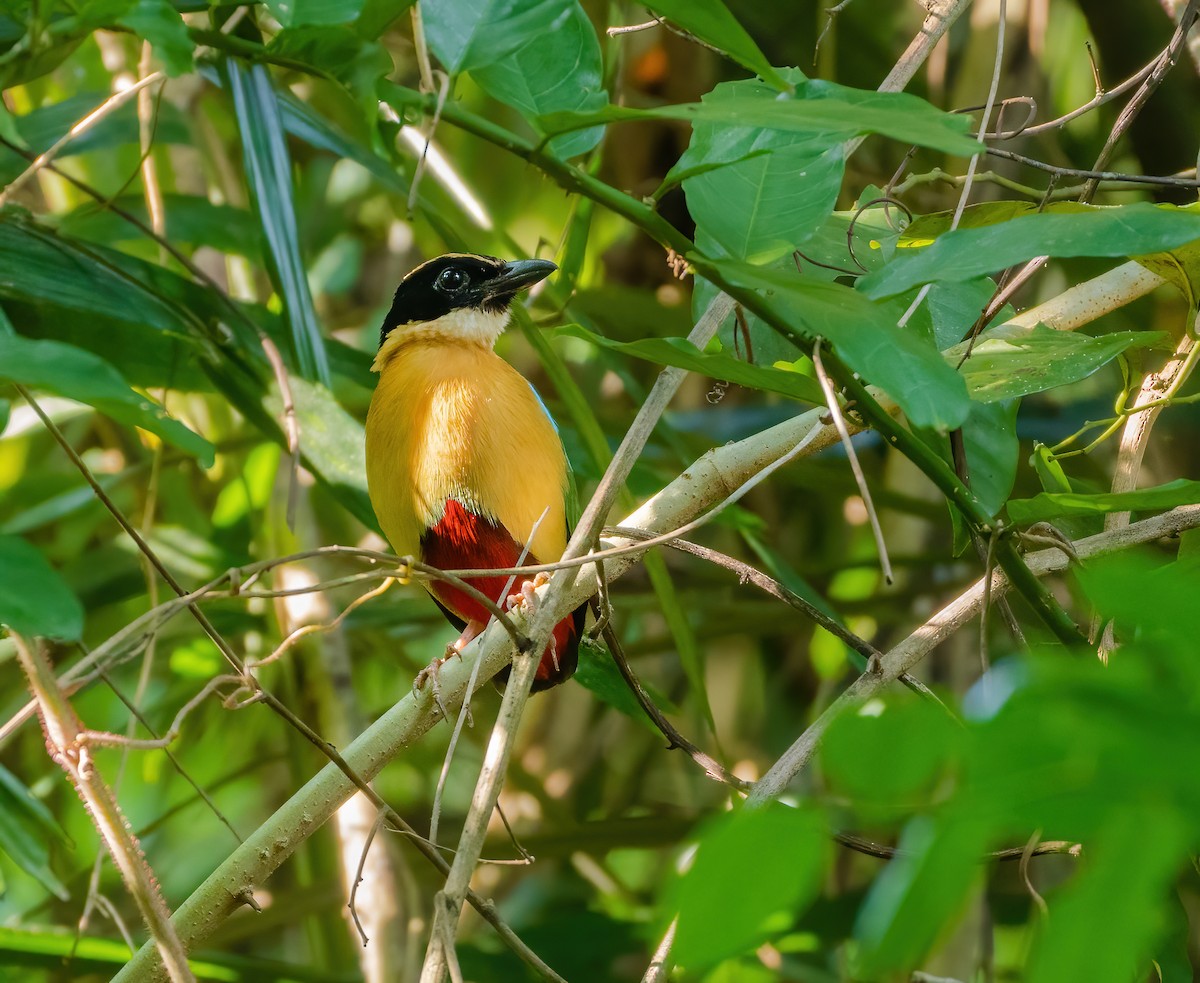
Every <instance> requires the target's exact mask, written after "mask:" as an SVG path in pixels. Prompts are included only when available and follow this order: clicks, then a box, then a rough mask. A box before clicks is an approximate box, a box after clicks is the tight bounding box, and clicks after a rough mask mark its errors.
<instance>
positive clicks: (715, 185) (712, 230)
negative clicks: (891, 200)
mask: <svg viewBox="0 0 1200 983" xmlns="http://www.w3.org/2000/svg"><path fill="white" fill-rule="evenodd" d="M788 74H789V76H790V75H791V74H792V73H790V72H789V73H788ZM795 75H796V76H797V77H796V81H797V82H799V83H802V82H803V76H800V75H799V73H795ZM801 91H803V90H801ZM776 95H777V93H775V92H774V91H773V90H771V89H769V88H767V86H765V85H763V83H761V82H758V81H744V82H725V83H722V84H721V85H718V86H717V87H716V88H715V89H713V91H712V92H709V93H708V94H707V95H705V96H704V97H703V100H704V102H705V103H706V104H712V105H719V104H720V103H722V102H725V101H729V100H733V99H741V98H747V97H753V98H764V99H766V98H769V99H772V100H773V99H774V98H775V97H776ZM843 169H844V150H843V147H842V143H841V141H840V140H836V139H834V140H832V141H830V140H829V139H828V138H826V139H821V138H820V137H816V138H814V136H813V135H812V134H811V133H805V132H801V131H795V130H778V129H768V128H762V127H751V126H745V127H740V126H731V125H728V124H722V123H716V122H712V121H700V120H697V121H695V122H694V123H693V124H692V139H691V142H690V143H689V144H688V149H687V150H686V151H685V152H684V154H683V156H682V157H680V158H679V161H678V163H676V165H675V166H674V167H673V168H672V169H671V170H672V175H673V176H675V177H680V176H682V175H689V176H687V177H684V178H683V190H684V193H685V194H686V195H687V202H688V210H689V211H690V212H691V214H692V217H693V218H694V219H695V220H696V224H697V226H698V227H699V229H700V230H701V231H700V232H699V233H698V234H699V235H703V236H707V237H708V239H709V240H711V241H713V242H716V243H717V244H718V245H719V247H720V249H721V250H722V251H723V252H724V253H726V254H727V255H730V256H733V257H735V258H737V259H744V260H749V261H751V262H769V261H770V260H772V259H774V258H776V257H777V256H779V255H783V254H785V253H788V252H791V250H792V249H794V248H795V247H796V246H798V245H799V244H800V243H802V242H803V241H804V240H805V239H807V238H808V236H809V235H811V234H812V233H813V232H814V231H815V230H816V229H817V228H818V226H820V225H821V224H822V223H823V222H824V221H825V219H826V218H827V217H828V215H829V213H830V212H831V211H832V209H833V206H834V204H835V203H836V201H837V196H838V192H839V191H840V190H841V187H842V172H843ZM672 175H668V180H670V179H671V178H672Z"/></svg>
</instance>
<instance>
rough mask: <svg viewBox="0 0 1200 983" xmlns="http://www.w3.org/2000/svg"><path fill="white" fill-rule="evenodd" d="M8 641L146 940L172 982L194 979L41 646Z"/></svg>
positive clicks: (55, 754) (53, 750)
mask: <svg viewBox="0 0 1200 983" xmlns="http://www.w3.org/2000/svg"><path fill="white" fill-rule="evenodd" d="M12 640H13V642H14V644H15V645H16V649H17V661H18V662H20V664H21V669H22V670H23V671H24V673H25V677H26V679H27V680H28V682H29V688H30V690H32V692H33V696H34V699H35V700H36V701H37V705H38V710H39V711H40V716H41V720H42V729H43V730H44V731H45V733H46V747H47V748H48V749H49V751H50V757H51V758H53V759H54V761H55V762H56V763H57V764H58V765H59V766H61V768H62V769H63V771H65V772H66V773H67V777H68V778H69V779H70V781H71V784H72V785H74V786H75V791H76V792H78V793H79V798H80V799H82V800H83V804H84V805H85V806H86V807H87V810H88V814H89V815H90V816H91V819H92V825H94V826H95V827H96V831H97V832H98V833H99V834H100V837H101V839H103V840H104V845H105V846H106V847H107V848H108V852H109V855H110V856H111V857H112V858H113V863H114V864H115V865H116V867H117V870H119V871H120V872H121V877H122V879H123V880H124V881H125V888H126V890H128V891H129V894H130V896H131V897H132V898H133V900H134V903H135V904H136V905H137V907H138V911H140V912H141V914H142V920H143V921H144V922H145V923H146V928H147V929H148V930H149V932H150V939H151V941H150V942H149V943H147V945H148V946H150V945H152V946H153V948H154V951H156V952H157V953H158V955H159V957H160V958H161V959H162V961H163V964H164V966H165V967H166V972H167V975H168V977H169V978H170V979H171V980H172V981H176V980H194V979H195V977H194V976H193V975H192V971H191V968H190V967H189V966H188V962H187V952H186V951H185V949H184V947H183V945H182V943H181V942H180V939H179V936H178V935H177V934H176V932H175V926H174V925H173V924H172V923H171V917H170V912H169V911H168V910H167V906H166V903H165V902H164V901H163V899H162V894H160V893H159V890H158V882H157V881H156V879H155V877H154V872H153V871H152V870H151V869H150V867H149V865H148V864H147V863H146V858H145V855H144V854H143V853H142V848H141V846H140V845H139V844H138V841H137V837H136V836H134V835H133V831H132V830H131V829H130V828H129V824H128V822H126V820H125V815H124V813H122V812H121V807H120V805H119V804H118V803H117V800H116V797H115V796H114V795H113V794H112V791H111V790H110V789H109V787H108V786H107V785H106V784H105V783H104V780H103V779H102V778H101V777H100V774H99V772H97V770H96V765H95V762H94V761H93V760H92V755H91V752H90V751H89V749H88V742H87V741H85V740H81V738H82V736H83V734H84V732H85V730H84V726H83V724H82V723H81V722H80V720H79V717H77V716H76V715H75V710H74V708H72V706H71V704H70V702H69V701H68V700H67V698H66V696H64V695H63V692H62V690H60V689H59V688H58V683H57V681H56V680H55V678H54V671H53V670H52V669H51V668H50V663H49V662H48V661H47V660H46V657H45V654H44V652H43V651H42V649H41V648H39V647H38V646H37V645H36V644H35V645H30V644H29V643H28V642H26V641H25V639H24V638H22V637H21V636H20V635H18V634H16V633H15V632H14V633H12Z"/></svg>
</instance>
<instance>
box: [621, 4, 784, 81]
mask: <svg viewBox="0 0 1200 983" xmlns="http://www.w3.org/2000/svg"><path fill="white" fill-rule="evenodd" d="M645 6H646V7H647V8H648V9H649V10H652V11H654V12H655V13H656V14H658V15H659V16H661V17H665V18H666V19H667V20H669V21H671V22H672V23H674V24H677V25H678V26H679V27H682V28H683V29H684V30H685V31H687V32H688V33H689V34H694V35H695V36H696V37H698V38H699V39H700V40H701V41H706V42H708V43H709V44H711V45H712V46H713V47H714V48H719V49H720V50H721V51H724V52H725V54H727V55H729V57H730V58H732V59H733V60H734V61H736V62H738V63H739V64H740V65H742V66H744V67H745V68H748V69H750V71H752V72H753V73H754V74H755V75H757V76H759V77H760V78H761V79H763V81H765V82H767V83H769V84H770V85H771V86H772V87H774V88H775V89H776V90H778V91H780V92H787V91H788V90H789V89H790V88H791V85H790V84H789V82H788V80H787V79H785V78H783V77H782V76H781V75H780V73H779V72H777V71H776V70H775V69H774V68H772V67H771V63H770V62H769V61H768V60H767V57H766V55H764V54H763V53H762V51H760V50H759V47H758V45H756V44H755V43H754V40H753V39H752V38H751V37H750V35H749V34H747V33H746V29H745V28H744V27H742V25H741V24H740V23H738V21H737V18H735V17H734V16H733V15H732V14H731V13H730V12H729V10H728V9H727V8H726V6H725V4H723V3H722V2H721V0H650V2H649V3H647V4H646V5H645Z"/></svg>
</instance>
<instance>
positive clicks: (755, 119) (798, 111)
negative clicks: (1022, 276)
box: [541, 80, 980, 159]
mask: <svg viewBox="0 0 1200 983" xmlns="http://www.w3.org/2000/svg"><path fill="white" fill-rule="evenodd" d="M741 85H742V88H739V89H738V93H739V94H738V95H736V96H732V97H730V98H722V99H719V100H709V99H706V100H704V101H703V102H698V103H696V102H690V103H681V104H676V105H669V106H657V107H654V108H652V109H633V108H630V107H627V106H615V105H609V106H607V107H606V108H604V109H602V110H600V111H598V112H594V113H555V114H553V115H551V116H544V117H542V120H541V123H542V127H543V128H544V129H545V131H546V132H547V133H558V132H566V131H568V130H577V129H581V128H582V127H586V126H596V125H597V124H600V123H619V122H628V121H634V120H643V119H683V120H688V121H689V122H692V123H695V122H705V123H715V124H723V125H726V126H734V127H740V128H745V127H765V128H767V129H773V130H784V131H788V132H794V133H807V134H809V135H811V136H812V137H813V138H814V140H819V141H823V142H824V146H825V147H828V146H830V145H831V144H833V143H834V142H837V141H840V140H849V139H852V138H853V137H856V136H861V135H862V134H865V133H878V134H880V135H882V136H886V137H891V138H892V139H894V140H899V141H900V142H902V143H904V144H916V145H917V146H921V147H931V148H933V149H935V150H941V151H944V152H945V153H948V154H956V155H958V156H961V157H971V156H974V155H975V154H977V153H979V151H980V145H979V144H978V143H977V142H976V141H975V140H972V139H971V138H970V137H969V136H967V134H966V129H967V126H968V125H969V121H968V120H967V119H966V118H965V117H963V116H952V115H951V114H949V113H945V112H942V111H941V110H940V109H936V108H935V107H933V106H932V105H930V104H929V103H927V102H926V101H925V100H924V99H920V98H918V97H917V96H914V95H910V94H909V93H906V92H874V91H867V90H863V89H852V88H850V87H849V86H844V85H837V84H836V83H834V82H823V81H819V80H814V81H808V82H803V83H802V84H800V85H798V86H797V87H796V94H795V96H793V97H791V98H781V97H776V96H775V95H774V94H773V93H770V91H769V90H767V89H766V87H765V86H762V85H761V84H758V85H757V87H756V83H753V82H749V83H741ZM745 93H755V94H754V95H747V94H745ZM722 159H724V158H722ZM729 159H732V158H729Z"/></svg>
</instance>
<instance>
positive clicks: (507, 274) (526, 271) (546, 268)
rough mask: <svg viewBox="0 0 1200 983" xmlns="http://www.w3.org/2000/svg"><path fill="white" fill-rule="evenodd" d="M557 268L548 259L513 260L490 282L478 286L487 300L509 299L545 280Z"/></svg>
mask: <svg viewBox="0 0 1200 983" xmlns="http://www.w3.org/2000/svg"><path fill="white" fill-rule="evenodd" d="M557 269H558V267H557V266H556V265H555V264H554V263H551V262H550V260H548V259H515V260H513V261H512V262H510V263H505V264H504V268H503V269H502V270H501V271H500V272H499V273H498V274H497V275H496V276H494V277H492V278H491V279H490V280H487V281H486V282H484V283H482V284H480V288H481V290H482V291H483V294H484V297H485V298H486V299H488V300H492V299H496V298H509V297H512V296H514V295H515V294H517V293H519V292H520V291H522V290H524V289H525V288H526V287H531V286H533V284H535V283H537V282H539V281H540V280H544V279H546V277H548V276H549V275H550V274H551V273H553V272H554V271H555V270H557Z"/></svg>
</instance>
